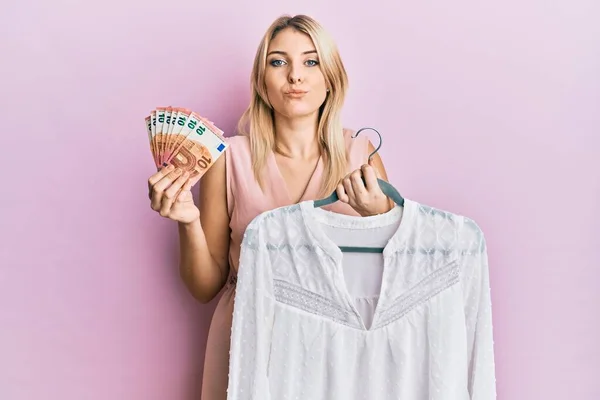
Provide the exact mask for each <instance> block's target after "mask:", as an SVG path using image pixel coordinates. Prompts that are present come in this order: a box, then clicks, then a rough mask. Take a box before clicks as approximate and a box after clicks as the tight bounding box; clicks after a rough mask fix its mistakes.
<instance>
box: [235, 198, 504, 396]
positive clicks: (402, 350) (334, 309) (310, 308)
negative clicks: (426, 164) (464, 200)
mask: <svg viewBox="0 0 600 400" xmlns="http://www.w3.org/2000/svg"><path fill="white" fill-rule="evenodd" d="M338 246H369V247H370V246H377V247H384V251H383V253H382V254H377V253H342V252H341V251H340V249H339V247H338ZM495 398H496V384H495V368H494V350H493V333H492V314H491V298H490V286H489V271H488V262H487V251H486V245H485V239H484V236H483V233H482V231H481V230H480V228H479V227H478V225H477V224H476V223H475V222H474V221H472V220H471V219H469V218H466V217H463V216H460V215H457V214H453V213H450V212H447V211H443V210H438V209H434V208H432V207H429V206H426V205H423V204H420V203H417V202H415V201H412V200H409V199H405V204H404V207H400V206H396V207H395V208H394V209H392V210H391V211H389V212H387V213H385V214H381V215H376V216H371V217H355V216H348V215H343V214H336V213H333V212H329V211H326V210H324V209H321V208H315V207H313V202H312V201H304V202H301V203H299V204H295V205H291V206H286V207H281V208H277V209H275V210H271V211H268V212H265V213H263V214H261V215H259V216H257V217H256V218H255V219H254V220H253V221H252V222H251V223H250V224H249V225H248V228H247V230H246V233H245V235H244V239H243V242H242V249H241V257H240V267H239V276H238V282H237V289H236V296H235V306H234V314H233V326H232V337H231V352H230V373H229V388H228V399H229V400H249V399H256V400H258V399H260V400H275V399H276V400H286V399H290V400H292V399H293V400H295V399H298V400H309V399H310V400H358V399H369V400H387V399H390V400H391V399H394V400H397V399H410V400H421V399H423V400H425V399H427V400H491V399H495Z"/></svg>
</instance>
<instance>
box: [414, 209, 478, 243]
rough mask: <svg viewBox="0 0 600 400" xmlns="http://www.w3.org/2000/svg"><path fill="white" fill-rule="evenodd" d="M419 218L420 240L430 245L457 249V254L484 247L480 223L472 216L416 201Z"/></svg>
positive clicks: (416, 211) (417, 220)
mask: <svg viewBox="0 0 600 400" xmlns="http://www.w3.org/2000/svg"><path fill="white" fill-rule="evenodd" d="M415 213H416V216H415V217H416V221H415V224H416V225H415V226H419V227H420V228H419V232H420V236H421V237H420V241H422V242H424V243H423V245H424V246H425V247H428V248H435V247H438V246H441V248H442V250H443V251H456V253H457V254H458V255H464V254H468V253H472V252H481V251H483V250H485V237H484V233H483V230H482V229H481V227H480V226H479V224H478V223H477V222H476V221H475V220H474V219H472V218H470V217H468V216H465V215H462V214H459V213H455V212H451V211H448V210H444V209H440V208H436V207H432V206H429V205H426V204H420V203H415Z"/></svg>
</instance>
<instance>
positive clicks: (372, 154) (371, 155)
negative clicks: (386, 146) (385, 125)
mask: <svg viewBox="0 0 600 400" xmlns="http://www.w3.org/2000/svg"><path fill="white" fill-rule="evenodd" d="M366 129H370V130H372V131H375V133H377V136H378V137H379V144H378V145H377V147H376V148H375V150H374V151H373V152H372V153H371V154H369V161H370V160H371V158H372V157H373V156H374V155H375V153H377V152H378V151H379V149H380V148H381V145H382V143H383V138H382V137H381V133H379V131H378V130H377V129H375V128H361V129H359V130H358V131H357V132H356V133H355V134H354V135H353V136H352V138H355V137H357V136H358V134H359V133H361V132H362V131H364V130H366Z"/></svg>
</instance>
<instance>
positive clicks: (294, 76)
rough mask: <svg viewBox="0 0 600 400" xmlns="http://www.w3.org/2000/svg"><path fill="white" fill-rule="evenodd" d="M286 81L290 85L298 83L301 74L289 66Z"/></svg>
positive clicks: (296, 68)
mask: <svg viewBox="0 0 600 400" xmlns="http://www.w3.org/2000/svg"><path fill="white" fill-rule="evenodd" d="M288 80H289V82H290V83H292V84H294V83H300V82H301V81H302V74H301V72H300V68H298V67H296V66H291V67H290V70H289V74H288Z"/></svg>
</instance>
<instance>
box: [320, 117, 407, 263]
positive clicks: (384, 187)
mask: <svg viewBox="0 0 600 400" xmlns="http://www.w3.org/2000/svg"><path fill="white" fill-rule="evenodd" d="M366 129H371V130H373V131H375V133H377V136H378V137H379V144H378V145H377V147H376V148H375V150H374V151H373V152H372V153H371V154H369V160H370V159H371V158H372V157H373V155H375V153H377V152H378V151H379V149H380V148H381V145H382V143H383V139H382V137H381V134H380V133H379V131H377V129H375V128H361V129H359V130H358V131H357V132H356V133H355V134H354V135H353V136H352V138H355V137H357V136H358V135H359V134H360V133H361V132H362V131H364V130H366ZM361 179H362V181H363V183H365V178H364V177H361ZM377 183H378V184H379V187H380V188H381V191H382V192H383V194H385V195H386V196H388V197H389V198H391V199H392V200H393V201H394V203H396V204H397V205H399V206H401V207H403V206H404V197H402V195H401V194H400V192H398V190H397V189H396V188H395V187H394V186H392V185H391V184H389V183H388V182H386V181H384V180H382V179H379V178H377ZM338 200H339V197H338V195H337V191H335V190H334V191H333V193H331V194H330V195H329V196H328V197H325V198H323V199H319V200H315V201H314V202H313V205H314V207H315V208H316V207H323V206H326V205H329V204H333V203H335V202H336V201H338ZM339 248H340V250H341V251H342V252H354V253H383V247H357V246H339Z"/></svg>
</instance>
